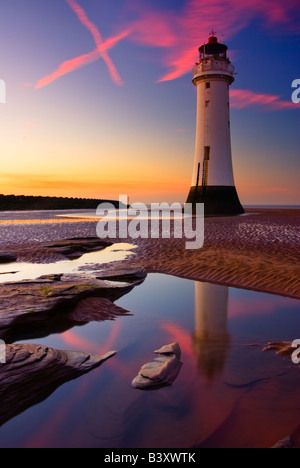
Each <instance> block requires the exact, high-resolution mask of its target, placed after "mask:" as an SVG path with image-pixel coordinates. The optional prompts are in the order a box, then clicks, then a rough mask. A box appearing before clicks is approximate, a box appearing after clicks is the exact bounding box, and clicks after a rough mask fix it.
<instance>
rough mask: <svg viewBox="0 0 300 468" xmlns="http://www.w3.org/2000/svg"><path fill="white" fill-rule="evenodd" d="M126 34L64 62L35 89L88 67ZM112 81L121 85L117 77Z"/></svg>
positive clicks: (124, 33)
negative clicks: (102, 52)
mask: <svg viewBox="0 0 300 468" xmlns="http://www.w3.org/2000/svg"><path fill="white" fill-rule="evenodd" d="M127 35H128V33H127V32H126V31H125V32H123V33H121V34H119V35H118V36H116V37H112V38H110V39H108V40H107V41H105V42H103V43H102V44H101V46H99V47H97V49H95V50H93V51H92V52H89V53H87V54H83V55H80V56H79V57H75V58H73V59H71V60H66V61H65V62H63V63H62V64H61V65H60V66H59V67H58V69H57V70H56V71H54V72H53V73H51V74H50V75H48V76H45V77H44V78H42V79H41V80H40V81H39V82H38V83H37V84H36V89H39V88H43V87H44V86H47V85H48V84H50V83H51V82H52V81H55V80H57V79H58V78H60V77H61V76H64V75H66V74H67V73H71V72H73V71H75V70H77V69H79V68H81V67H84V66H85V65H88V64H89V63H92V62H95V61H96V60H98V59H99V58H100V57H101V51H104V50H105V51H106V50H108V49H111V48H112V47H114V46H115V45H116V44H117V43H118V42H119V41H120V40H122V39H123V38H124V37H126V36H127ZM114 81H115V82H116V83H117V84H121V83H122V80H121V78H119V77H118V75H114Z"/></svg>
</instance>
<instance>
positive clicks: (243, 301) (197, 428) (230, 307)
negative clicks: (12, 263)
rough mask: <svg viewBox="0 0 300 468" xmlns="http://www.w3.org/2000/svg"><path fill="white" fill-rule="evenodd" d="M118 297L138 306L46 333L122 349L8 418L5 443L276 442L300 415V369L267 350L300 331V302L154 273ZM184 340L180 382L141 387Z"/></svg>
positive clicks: (54, 342)
mask: <svg viewBox="0 0 300 468" xmlns="http://www.w3.org/2000/svg"><path fill="white" fill-rule="evenodd" d="M116 304H118V305H119V306H121V307H123V308H125V309H127V310H129V311H130V312H131V314H132V315H128V316H123V317H118V318H117V319H116V320H115V321H106V322H101V323H96V322H93V323H90V324H88V325H84V326H82V327H74V328H72V329H70V330H68V331H66V332H64V333H61V334H57V335H51V336H48V337H47V338H43V339H40V340H36V342H38V343H41V344H43V345H47V346H52V347H54V348H57V349H73V350H80V351H86V352H88V353H99V354H101V353H105V352H107V351H110V350H116V351H117V355H116V356H115V357H113V358H112V359H110V360H109V361H107V362H105V363H104V364H103V365H102V366H101V367H100V368H99V369H96V370H93V371H92V372H90V373H89V374H87V375H85V376H83V377H80V378H79V379H77V380H74V381H72V382H68V383H66V384H64V385H63V386H61V387H60V388H59V389H57V390H56V391H55V393H53V394H52V395H51V396H50V397H48V398H47V399H46V400H45V401H43V402H41V403H39V404H38V405H35V406H33V407H31V408H30V409H28V410H26V411H25V412H24V413H22V414H20V415H18V416H17V417H15V418H14V419H12V420H11V421H9V422H7V423H6V424H5V425H4V426H2V428H0V447H99V448H100V447H105V448H123V447H131V448H138V447H143V448H166V447H168V448H188V447H199V446H203V447H271V446H272V445H273V444H275V443H276V442H277V441H278V440H280V439H282V438H284V437H285V436H287V435H289V434H291V432H292V431H293V430H294V429H295V428H296V427H297V426H298V425H299V416H300V409H299V408H300V396H299V391H298V389H299V385H300V371H299V370H297V369H296V368H295V366H294V365H293V364H292V363H291V361H289V360H288V359H283V358H280V357H277V356H275V354H273V353H263V352H262V349H263V347H264V345H265V344H266V343H267V342H269V341H284V340H293V339H296V338H300V310H299V301H297V300H293V299H289V298H284V297H280V296H272V295H268V294H262V293H257V292H253V291H245V290H241V289H234V288H228V287H225V286H219V285H213V284H207V283H200V282H196V283H195V282H194V281H190V280H184V279H180V278H176V277H171V276H166V275H160V274H150V275H148V277H147V278H146V280H145V281H144V283H143V284H141V285H140V286H137V287H136V288H134V289H133V290H132V291H131V292H130V293H129V294H127V295H126V296H123V297H122V298H121V299H120V300H118V301H117V302H116ZM174 341H177V342H178V343H179V344H180V346H181V350H182V356H181V361H182V362H183V366H182V368H181V371H180V374H179V376H178V377H177V379H176V381H175V382H174V383H173V385H172V386H170V387H165V388H162V389H159V390H153V391H146V392H145V391H140V390H136V389H133V388H132V387H131V382H132V380H133V378H134V377H135V376H136V375H137V373H138V371H139V369H140V367H141V366H142V365H143V364H145V363H147V362H149V361H151V360H152V358H153V357H154V355H153V351H154V350H155V349H158V348H160V347H161V346H163V345H166V344H168V343H172V342H174Z"/></svg>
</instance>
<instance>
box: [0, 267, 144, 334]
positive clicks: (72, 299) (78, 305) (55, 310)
mask: <svg viewBox="0 0 300 468" xmlns="http://www.w3.org/2000/svg"><path fill="white" fill-rule="evenodd" d="M144 276H145V275H144ZM142 282H143V279H141V277H140V275H138V276H137V278H136V281H134V279H133V277H132V281H131V283H130V284H127V283H126V282H124V284H122V282H121V283H120V284H119V283H118V284H107V283H106V282H105V281H102V280H99V279H97V278H94V277H93V276H92V275H91V274H89V275H87V274H74V275H50V276H43V277H42V278H40V279H37V280H34V281H22V282H19V283H5V284H0V296H1V311H0V339H3V340H4V341H5V342H7V343H13V342H15V341H21V340H24V339H26V340H28V339H34V338H41V337H44V336H47V335H49V334H52V333H61V332H63V331H66V330H68V329H69V328H71V327H73V326H75V325H82V324H85V323H88V322H90V321H102V320H108V319H109V320H112V319H114V318H115V317H117V316H119V315H121V314H123V315H124V314H128V311H127V310H125V309H122V308H121V307H117V306H115V304H114V302H115V301H116V300H118V299H119V298H121V297H122V296H123V295H124V294H127V293H128V292H130V291H131V290H132V289H133V288H134V287H135V286H136V285H138V284H141V283H142Z"/></svg>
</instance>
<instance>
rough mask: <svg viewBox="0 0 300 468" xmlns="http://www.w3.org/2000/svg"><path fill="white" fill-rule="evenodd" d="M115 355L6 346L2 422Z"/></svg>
mask: <svg viewBox="0 0 300 468" xmlns="http://www.w3.org/2000/svg"><path fill="white" fill-rule="evenodd" d="M115 354H116V353H115V351H111V352H109V353H107V354H105V355H104V356H97V355H94V354H86V353H82V352H76V351H59V350H56V349H53V348H48V347H45V346H41V345H35V344H27V343H26V344H16V345H6V363H5V364H0V401H1V405H0V425H2V424H4V423H5V422H6V421H8V420H10V419H11V418H13V417H15V416H16V415H18V414H20V413H21V412H23V411H25V410H26V409H27V408H29V407H31V406H33V405H35V404H37V403H40V402H41V401H43V400H45V399H46V398H48V397H49V395H51V394H52V393H53V392H54V391H55V390H56V389H57V388H58V387H60V386H61V385H62V384H64V383H65V382H68V381H70V380H73V379H76V378H78V377H79V376H81V375H83V374H85V373H87V372H90V371H91V370H92V369H95V368H96V367H99V366H100V365H101V364H102V363H103V362H104V361H106V360H107V359H109V358H110V357H112V356H114V355H115Z"/></svg>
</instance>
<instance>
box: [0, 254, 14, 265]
mask: <svg viewBox="0 0 300 468" xmlns="http://www.w3.org/2000/svg"><path fill="white" fill-rule="evenodd" d="M16 261H17V256H16V255H14V254H12V253H8V252H0V263H13V262H16Z"/></svg>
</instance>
